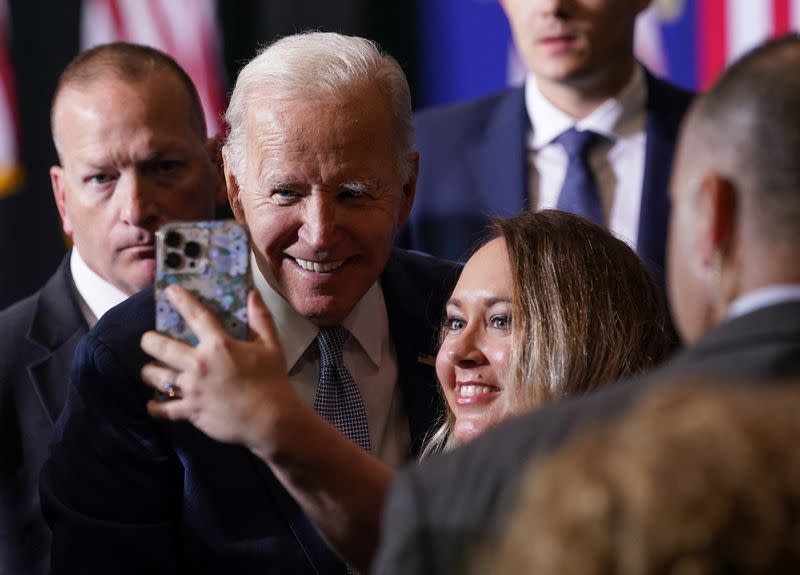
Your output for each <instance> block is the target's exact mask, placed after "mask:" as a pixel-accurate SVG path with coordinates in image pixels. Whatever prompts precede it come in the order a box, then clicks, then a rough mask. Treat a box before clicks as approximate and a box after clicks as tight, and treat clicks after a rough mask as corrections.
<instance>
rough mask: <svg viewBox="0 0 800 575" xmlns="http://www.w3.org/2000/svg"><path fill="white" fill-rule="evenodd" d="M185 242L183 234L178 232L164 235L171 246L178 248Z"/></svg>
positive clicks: (166, 242)
mask: <svg viewBox="0 0 800 575" xmlns="http://www.w3.org/2000/svg"><path fill="white" fill-rule="evenodd" d="M182 242H183V236H182V235H181V234H180V233H178V232H167V235H166V236H164V243H165V244H167V245H168V246H169V247H171V248H177V247H178V246H180V245H181V243H182Z"/></svg>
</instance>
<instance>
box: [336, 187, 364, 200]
mask: <svg viewBox="0 0 800 575" xmlns="http://www.w3.org/2000/svg"><path fill="white" fill-rule="evenodd" d="M340 195H341V197H343V198H364V197H366V196H367V192H366V191H365V190H361V189H358V188H344V189H343V190H342V193H341V194H340Z"/></svg>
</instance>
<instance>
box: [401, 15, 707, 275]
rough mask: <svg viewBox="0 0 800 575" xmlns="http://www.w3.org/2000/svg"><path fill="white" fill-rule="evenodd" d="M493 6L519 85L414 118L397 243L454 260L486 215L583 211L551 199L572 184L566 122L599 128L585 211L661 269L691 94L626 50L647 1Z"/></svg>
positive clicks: (591, 153) (581, 128)
mask: <svg viewBox="0 0 800 575" xmlns="http://www.w3.org/2000/svg"><path fill="white" fill-rule="evenodd" d="M501 4H502V5H503V7H504V9H505V12H506V15H507V16H508V19H509V22H510V24H511V28H512V32H513V34H514V39H515V43H516V46H517V48H518V49H519V52H520V54H521V56H522V59H523V61H524V62H525V64H526V66H527V69H528V72H529V75H528V78H527V80H526V84H525V86H524V87H515V88H510V89H507V90H505V91H503V92H500V93H498V94H495V95H492V96H488V97H486V98H482V99H479V100H476V101H471V102H467V103H460V104H456V105H452V106H446V107H442V108H435V109H431V110H424V111H422V112H420V113H418V114H417V115H416V118H415V127H416V144H417V147H418V148H419V150H420V154H421V158H422V164H421V167H420V177H419V182H418V186H417V199H416V201H415V203H414V209H413V211H412V213H411V217H410V219H409V224H408V226H406V228H405V230H403V232H402V233H401V235H400V236H399V245H401V246H402V247H406V248H409V249H415V250H420V251H424V252H428V253H431V254H434V255H437V256H440V257H447V258H451V259H458V258H463V257H464V256H465V254H467V253H468V252H469V250H470V249H471V248H472V247H473V246H474V245H475V243H476V241H477V239H478V238H479V237H480V236H481V234H482V233H483V231H484V229H485V227H486V224H487V223H488V222H489V220H490V218H491V217H492V216H504V217H508V216H512V215H515V214H517V213H519V212H521V211H523V210H526V209H534V210H536V209H546V208H559V209H566V210H567V211H573V212H576V213H579V214H580V215H585V216H590V217H591V216H592V214H590V213H589V212H587V211H584V210H583V209H581V208H579V207H577V206H575V205H574V204H569V203H568V202H567V203H562V199H563V200H565V201H566V198H567V195H565V194H563V192H567V191H568V190H567V188H568V187H569V186H568V185H567V184H568V183H569V182H573V180H571V179H568V178H567V177H566V175H565V174H567V173H568V171H569V170H568V159H567V153H566V152H565V149H564V148H563V144H562V143H560V141H559V138H560V136H561V134H563V133H565V132H568V131H569V129H570V128H573V127H574V128H577V129H578V130H579V131H580V132H582V133H588V132H590V131H593V132H595V133H597V134H599V136H600V137H599V138H597V141H596V143H594V144H593V145H592V147H591V148H590V149H589V150H588V151H587V152H586V153H587V154H588V164H589V169H590V171H591V172H592V174H593V176H594V179H595V184H596V189H595V193H597V194H598V196H597V197H596V198H595V203H597V202H599V206H598V207H599V210H598V211H597V213H595V214H594V217H593V219H595V220H596V222H597V223H599V224H601V225H605V226H606V227H607V228H608V229H610V230H611V231H613V232H614V233H615V234H616V235H618V236H620V237H622V238H623V239H625V240H626V241H627V242H628V243H629V244H631V245H632V246H634V247H635V248H636V251H637V253H638V254H639V255H640V256H641V257H642V258H643V259H644V260H645V261H646V262H647V263H648V265H649V266H650V268H651V269H652V270H653V271H654V273H655V274H656V275H658V276H661V277H663V276H662V273H663V268H664V243H665V238H666V228H667V218H668V214H669V202H668V200H667V182H668V180H669V174H670V167H671V165H672V157H673V150H674V146H675V141H676V138H677V133H678V128H679V125H680V122H681V119H682V118H683V115H684V113H685V111H686V109H687V107H688V105H689V103H690V100H691V97H692V96H691V94H689V93H688V92H685V91H683V90H681V89H679V88H677V87H675V86H672V85H670V84H667V83H666V82H664V81H662V80H659V79H657V78H655V77H653V76H652V74H650V72H648V71H647V70H646V69H645V68H644V67H643V66H641V65H639V64H638V63H637V62H636V60H635V58H634V54H633V30H634V23H635V19H636V16H637V14H638V13H639V12H641V11H642V10H643V9H644V8H646V7H647V5H648V4H649V0H624V1H617V0H614V1H612V0H603V1H601V2H592V3H588V2H573V1H570V2H567V1H550V0H548V1H546V2H544V1H542V0H534V1H531V0H502V1H501ZM570 185H572V184H570Z"/></svg>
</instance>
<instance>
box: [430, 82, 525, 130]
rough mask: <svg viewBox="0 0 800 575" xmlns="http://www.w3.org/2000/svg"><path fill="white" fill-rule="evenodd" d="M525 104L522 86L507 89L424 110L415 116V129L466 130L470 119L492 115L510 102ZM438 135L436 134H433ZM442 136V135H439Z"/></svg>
mask: <svg viewBox="0 0 800 575" xmlns="http://www.w3.org/2000/svg"><path fill="white" fill-rule="evenodd" d="M516 100H519V101H521V102H524V95H523V88H522V87H521V86H518V87H513V88H506V89H505V90H501V91H499V92H495V93H492V94H489V95H487V96H482V97H480V98H475V99H472V100H467V101H464V102H456V103H453V104H446V105H442V106H432V107H429V108H423V109H422V110H419V111H418V112H416V113H415V114H414V127H415V128H416V130H417V131H418V132H422V133H425V132H427V130H437V129H441V128H442V127H445V126H446V127H448V128H449V129H451V130H459V129H465V128H467V127H468V126H469V124H470V123H469V120H470V119H479V118H483V117H485V116H487V115H490V114H491V113H492V112H493V111H494V110H496V109H497V108H499V107H502V106H504V105H506V104H507V103H508V102H509V101H514V102H516ZM433 135H434V136H435V135H437V134H436V133H434V134H433ZM439 135H441V134H439Z"/></svg>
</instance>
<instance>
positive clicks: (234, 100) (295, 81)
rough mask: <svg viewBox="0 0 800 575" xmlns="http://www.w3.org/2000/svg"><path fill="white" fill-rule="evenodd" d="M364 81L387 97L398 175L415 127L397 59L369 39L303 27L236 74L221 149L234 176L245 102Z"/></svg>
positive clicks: (326, 92) (324, 93)
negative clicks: (224, 139) (394, 140)
mask: <svg viewBox="0 0 800 575" xmlns="http://www.w3.org/2000/svg"><path fill="white" fill-rule="evenodd" d="M362 82H369V83H370V84H372V85H376V86H377V87H378V88H379V89H380V90H381V91H383V92H385V93H386V94H387V95H388V97H389V100H390V104H391V107H392V116H393V118H394V123H395V138H396V140H397V144H396V147H397V152H398V168H399V170H400V173H401V175H402V177H403V180H404V181H405V179H406V178H407V177H408V173H409V169H410V155H409V153H410V152H411V148H412V145H413V141H414V128H413V125H412V121H411V94H410V91H409V88H408V82H407V81H406V77H405V74H404V73H403V70H402V68H401V67H400V65H399V64H398V63H397V61H396V60H395V59H394V58H393V57H392V56H390V55H388V54H386V53H385V52H383V51H382V50H381V49H380V47H379V46H378V45H377V44H376V43H375V42H372V41H370V40H366V39H364V38H359V37H356V36H344V35H342V34H335V33H332V32H304V33H301V34H295V35H293V36H287V37H285V38H281V39H280V40H277V41H276V42H274V43H272V44H270V45H268V46H267V47H265V48H264V49H263V50H262V51H261V52H260V53H259V54H258V55H257V56H256V57H255V58H253V59H252V60H251V61H250V62H249V63H248V64H247V65H246V66H245V67H244V68H242V70H241V71H240V72H239V76H238V77H237V79H236V85H235V86H234V88H233V93H232V94H231V98H230V104H229V105H228V109H227V111H226V112H225V122H226V124H227V126H228V132H227V138H226V143H225V147H224V153H225V157H226V161H227V164H228V167H229V169H230V171H231V173H232V174H233V176H234V177H235V178H236V179H237V180H238V181H239V182H243V178H244V174H245V162H246V158H247V153H246V134H245V122H246V120H247V107H248V105H250V104H251V103H252V101H253V100H254V99H255V98H256V97H258V96H259V95H260V96H262V97H263V96H264V95H268V96H269V97H270V98H271V99H273V100H283V101H291V100H308V99H316V98H322V97H329V96H330V95H331V94H336V93H341V92H343V91H344V90H346V89H348V88H350V87H352V86H353V85H354V84H357V83H362Z"/></svg>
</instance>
